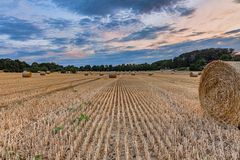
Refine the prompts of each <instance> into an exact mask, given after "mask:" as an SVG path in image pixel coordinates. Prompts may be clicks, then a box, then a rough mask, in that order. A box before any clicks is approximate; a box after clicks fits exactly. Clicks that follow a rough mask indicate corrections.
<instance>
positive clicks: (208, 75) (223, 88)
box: [199, 61, 240, 126]
mask: <svg viewBox="0 0 240 160" xmlns="http://www.w3.org/2000/svg"><path fill="white" fill-rule="evenodd" d="M199 99H200V104H201V106H202V108H203V110H204V111H205V113H206V114H207V115H209V116H211V117H213V118H214V119H216V120H218V121H221V122H225V123H228V124H232V125H235V126H239V125H240V63H239V62H223V61H214V62H212V63H210V64H208V65H207V66H206V67H205V69H204V70H203V73H202V76H201V80H200V85H199Z"/></svg>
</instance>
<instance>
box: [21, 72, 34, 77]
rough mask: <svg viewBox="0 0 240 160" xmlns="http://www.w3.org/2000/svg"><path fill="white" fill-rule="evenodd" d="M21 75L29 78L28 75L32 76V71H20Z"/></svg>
mask: <svg viewBox="0 0 240 160" xmlns="http://www.w3.org/2000/svg"><path fill="white" fill-rule="evenodd" d="M22 77H23V78H30V77H32V72H28V71H23V72H22Z"/></svg>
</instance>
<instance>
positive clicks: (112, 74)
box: [109, 73, 117, 78]
mask: <svg viewBox="0 0 240 160" xmlns="http://www.w3.org/2000/svg"><path fill="white" fill-rule="evenodd" d="M109 78H117V74H115V73H110V74H109Z"/></svg>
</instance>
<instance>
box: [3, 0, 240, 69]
mask: <svg viewBox="0 0 240 160" xmlns="http://www.w3.org/2000/svg"><path fill="white" fill-rule="evenodd" d="M204 48H234V49H235V50H236V51H240V0H1V1H0V58H11V59H20V60H23V61H26V62H28V63H32V62H39V63H41V62H55V63H58V64H62V65H76V66H80V65H87V64H90V65H100V64H112V65H117V64H122V63H145V62H147V63H151V62H154V61H158V60H162V59H171V58H173V57H176V56H178V55H180V54H182V53H185V52H190V51H193V50H198V49H204Z"/></svg>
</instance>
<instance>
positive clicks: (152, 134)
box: [0, 72, 240, 160]
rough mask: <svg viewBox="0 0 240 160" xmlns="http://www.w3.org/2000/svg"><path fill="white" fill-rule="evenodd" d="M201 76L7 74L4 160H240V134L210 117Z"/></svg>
mask: <svg viewBox="0 0 240 160" xmlns="http://www.w3.org/2000/svg"><path fill="white" fill-rule="evenodd" d="M199 81H200V77H194V78H191V77H189V73H177V72H176V73H175V74H171V73H170V72H169V73H157V72H156V73H154V74H152V76H148V74H147V73H146V74H139V75H136V76H131V75H119V76H117V78H109V77H108V74H105V75H104V76H99V75H98V74H94V75H89V76H84V74H57V73H52V74H49V75H46V76H40V75H39V74H33V75H32V77H31V78H22V76H21V74H10V73H9V74H6V73H0V90H1V92H0V120H1V122H0V159H29V160H31V159H38V160H39V159H40V160H41V159H46V160H47V159H50V160H54V159H59V160H65V159H66V160H70V159H73V160H75V159H76V160H78V159H89V160H94V159H99V160H101V159H119V160H122V159H123V160H124V159H137V160H139V159H144V160H145V159H146V160H162V159H163V160H165V159H169V160H172V159H173V160H178V159H191V160H192V159H194V160H195V159H201V160H202V159H211V160H212V159H236V160H237V159H240V155H239V154H240V153H239V151H240V132H239V130H238V129H237V128H236V127H234V126H230V125H225V124H221V123H219V122H217V121H215V120H213V119H212V118H209V117H207V116H205V114H203V111H202V109H201V107H200V103H199V97H198V86H199Z"/></svg>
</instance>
